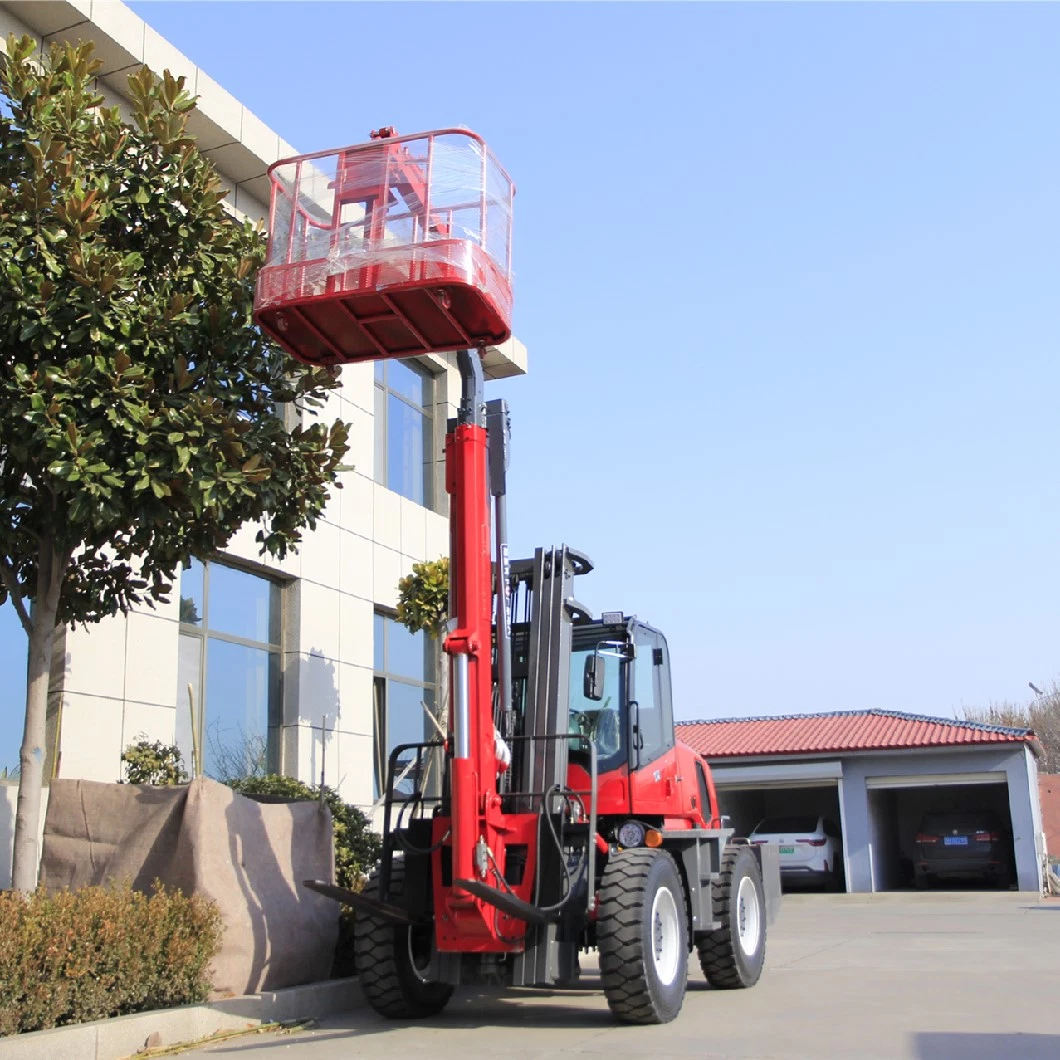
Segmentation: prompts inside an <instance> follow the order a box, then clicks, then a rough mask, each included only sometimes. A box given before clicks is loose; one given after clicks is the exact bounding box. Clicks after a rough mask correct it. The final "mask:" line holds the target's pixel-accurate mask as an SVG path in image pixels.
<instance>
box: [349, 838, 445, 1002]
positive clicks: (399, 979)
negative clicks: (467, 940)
mask: <svg viewBox="0 0 1060 1060" xmlns="http://www.w3.org/2000/svg"><path fill="white" fill-rule="evenodd" d="M364 893H365V895H366V896H368V897H370V898H378V897H379V870H378V869H375V870H373V872H372V874H371V876H369V877H368V882H367V883H366V884H365V887H364ZM404 893H405V859H404V858H402V857H395V858H394V860H393V861H392V862H391V865H390V896H391V898H392V899H395V900H397V901H396V904H400V898H401V896H402V895H403V894H404ZM432 930H433V929H432V927H431V925H430V924H426V925H424V926H418V927H408V926H407V925H404V924H394V923H391V922H390V921H388V920H382V919H380V918H378V917H373V916H372V915H371V914H369V913H364V912H362V911H361V910H358V911H357V919H356V921H355V922H354V927H353V954H354V958H355V959H356V962H357V974H358V976H359V978H360V981H361V989H362V990H363V991H364V996H365V998H367V1000H368V1003H369V1004H370V1005H371V1006H372V1008H374V1009H375V1011H376V1012H378V1013H379V1014H380V1015H381V1016H388V1017H390V1018H391V1019H426V1018H428V1017H429V1016H436V1015H437V1014H438V1013H439V1012H441V1011H442V1009H443V1008H445V1006H446V1005H447V1004H448V1002H449V998H450V997H451V996H452V993H453V988H452V987H451V986H449V985H448V984H446V983H434V982H430V981H428V980H426V979H425V978H424V977H423V974H422V970H424V969H426V967H427V963H428V961H429V959H430V950H431V933H432Z"/></svg>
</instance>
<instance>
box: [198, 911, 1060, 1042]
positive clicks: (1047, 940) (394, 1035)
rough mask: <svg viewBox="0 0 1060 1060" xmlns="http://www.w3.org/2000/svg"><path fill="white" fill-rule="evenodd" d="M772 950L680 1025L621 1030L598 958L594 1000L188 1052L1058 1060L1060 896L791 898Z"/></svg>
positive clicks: (590, 981) (497, 1001)
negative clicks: (746, 984) (762, 968)
mask: <svg viewBox="0 0 1060 1060" xmlns="http://www.w3.org/2000/svg"><path fill="white" fill-rule="evenodd" d="M768 947H769V949H768V957H767V966H766V972H765V973H764V974H763V977H762V979H761V981H760V982H759V984H758V985H757V986H756V987H755V988H754V989H752V990H745V991H714V990H711V989H709V988H708V987H707V986H706V985H705V984H704V982H703V978H702V975H701V974H700V972H699V968H698V966H695V967H694V968H693V969H692V970H691V974H690V977H689V990H688V996H687V998H686V1000H685V1005H684V1009H683V1010H682V1012H681V1015H680V1016H679V1017H678V1018H677V1019H676V1020H675V1021H674V1022H673V1023H671V1024H668V1025H666V1026H662V1027H626V1026H621V1025H618V1024H615V1023H614V1022H613V1021H612V1020H611V1017H610V1014H609V1012H608V1009H607V1004H606V1002H605V1001H604V999H603V995H602V994H601V993H600V992H599V989H598V987H599V982H598V979H597V973H596V966H595V962H593V963H592V964H589V963H588V962H586V966H585V972H584V975H583V981H582V986H583V987H584V989H578V990H568V991H562V992H559V991H557V992H548V991H536V990H521V991H515V990H510V991H500V990H490V991H473V990H469V989H466V988H465V989H463V990H460V991H459V992H458V993H457V995H456V996H455V997H454V999H453V1001H452V1002H451V1003H450V1005H449V1008H448V1009H447V1010H446V1011H445V1012H444V1013H443V1014H442V1015H441V1016H439V1017H438V1018H436V1019H434V1020H430V1021H427V1022H424V1023H410V1024H400V1023H393V1022H390V1021H386V1020H383V1019H380V1018H379V1017H377V1016H376V1015H375V1014H374V1013H372V1012H371V1011H370V1010H367V1009H361V1010H358V1011H354V1012H350V1013H347V1014H345V1015H340V1016H332V1017H329V1018H327V1019H325V1020H323V1021H321V1023H320V1024H319V1025H318V1026H317V1027H316V1028H314V1029H312V1030H310V1031H306V1032H300V1033H298V1034H294V1035H277V1036H271V1037H269V1038H262V1037H261V1036H257V1037H255V1038H254V1039H253V1040H250V1041H232V1042H228V1043H221V1044H218V1045H216V1046H212V1047H208V1048H206V1049H202V1050H199V1051H197V1052H194V1053H191V1054H186V1055H191V1056H196V1057H213V1058H214V1060H217V1058H218V1057H219V1056H221V1055H228V1054H232V1055H233V1060H250V1058H252V1057H257V1058H260V1060H265V1058H269V1060H279V1058H280V1057H281V1056H290V1057H295V1058H301V1057H305V1058H307V1060H338V1058H340V1057H341V1058H344V1060H345V1058H347V1057H350V1056H364V1057H374V1056H386V1057H390V1058H400V1057H421V1056H430V1057H432V1058H433V1060H442V1058H449V1057H453V1058H460V1060H469V1058H472V1057H490V1056H494V1055H500V1056H504V1057H517V1058H526V1060H530V1058H534V1060H546V1058H553V1057H561V1056H563V1057H566V1056H572V1055H573V1056H579V1057H586V1058H589V1057H609V1058H612V1060H613V1058H620V1057H638V1058H641V1060H643V1058H644V1057H698V1058H714V1057H740V1058H751V1057H755V1058H785V1060H788V1058H817V1057H836V1058H843V1060H846V1058H851V1060H853V1058H886V1060H898V1058H907V1057H908V1058H912V1060H986V1058H991V1060H993V1058H995V1057H1004V1058H1006V1060H1039V1058H1041V1060H1044V1058H1046V1057H1048V1058H1049V1060H1055V1058H1056V1057H1060V1008H1058V1007H1057V1005H1056V997H1057V994H1058V992H1060V900H1052V901H1045V902H1039V901H1037V900H1036V899H1034V897H1033V896H1028V895H1026V894H1019V893H1017V892H1008V893H976V892H959V893H956V894H954V893H945V892H937V893H936V892H929V893H927V894H894V895H816V894H814V895H792V896H787V897H786V898H785V901H784V906H783V908H782V910H781V915H780V919H779V920H778V922H777V923H776V924H775V925H774V927H773V928H772V929H771V932H770V936H769V942H768Z"/></svg>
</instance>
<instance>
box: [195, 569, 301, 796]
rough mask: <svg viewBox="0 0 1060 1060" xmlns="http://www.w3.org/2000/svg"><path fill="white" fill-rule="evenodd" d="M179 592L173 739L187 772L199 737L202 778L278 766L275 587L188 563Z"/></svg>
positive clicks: (247, 576)
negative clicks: (180, 621) (175, 704)
mask: <svg viewBox="0 0 1060 1060" xmlns="http://www.w3.org/2000/svg"><path fill="white" fill-rule="evenodd" d="M180 592H181V619H182V623H181V635H180V644H179V653H178V667H177V685H178V688H177V724H176V740H177V746H178V747H179V748H180V750H181V754H182V756H183V758H184V762H185V765H186V766H187V767H188V768H189V772H190V771H191V766H192V765H193V762H194V752H195V744H196V739H195V737H196V736H198V741H199V745H200V753H201V756H202V764H203V768H204V772H205V773H206V774H207V775H208V776H211V777H214V778H216V779H218V780H229V779H232V778H234V777H238V776H249V775H254V774H261V773H265V772H274V771H276V770H277V769H278V768H279V740H278V734H279V721H280V718H279V686H280V644H279V640H280V611H281V609H280V601H279V592H280V590H279V586H278V585H277V584H276V583H275V582H272V581H270V580H269V579H267V578H262V577H260V576H258V575H256V574H251V573H249V572H248V571H243V570H238V569H236V568H234V567H227V566H224V565H223V564H220V563H207V564H200V563H197V562H195V561H193V562H192V564H191V566H190V567H189V569H188V570H185V571H183V572H182V575H181V586H180ZM185 615H187V620H185ZM189 689H190V696H189Z"/></svg>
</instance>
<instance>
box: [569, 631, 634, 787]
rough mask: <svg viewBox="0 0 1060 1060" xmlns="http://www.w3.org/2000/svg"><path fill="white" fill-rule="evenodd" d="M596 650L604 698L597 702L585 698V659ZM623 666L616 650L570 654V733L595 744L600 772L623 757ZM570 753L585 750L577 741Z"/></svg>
mask: <svg viewBox="0 0 1060 1060" xmlns="http://www.w3.org/2000/svg"><path fill="white" fill-rule="evenodd" d="M594 650H598V654H599V657H600V662H601V663H602V664H603V668H604V691H603V696H602V697H601V699H600V700H599V702H597V701H596V700H592V699H586V698H585V695H584V674H585V660H586V659H587V658H588V657H589V656H590V655H592V654H593V651H594ZM622 663H623V659H622V658H621V657H620V655H619V652H618V650H617V649H615V648H607V647H600V648H599V649H594V648H585V649H584V650H582V651H572V652H571V670H570V732H572V733H575V734H578V735H580V736H585V737H587V738H588V739H590V740H594V741H595V742H596V755H597V765H598V768H599V770H600V772H605V771H606V770H608V769H614V768H615V766H616V765H617V764H618V760H619V759H620V758H621V757H622V753H623V746H624V744H625V738H624V736H623V725H622V701H623V696H622V680H623V674H622ZM570 750H571V751H572V752H577V751H579V750H581V751H584V750H585V748H584V746H583V745H582V744H581V742H580V741H579V740H572V741H571V743H570Z"/></svg>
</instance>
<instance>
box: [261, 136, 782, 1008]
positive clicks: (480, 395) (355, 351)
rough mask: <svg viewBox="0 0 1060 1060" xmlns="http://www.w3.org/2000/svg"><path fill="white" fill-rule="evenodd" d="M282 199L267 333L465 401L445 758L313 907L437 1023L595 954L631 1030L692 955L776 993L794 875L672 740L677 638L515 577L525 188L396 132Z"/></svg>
mask: <svg viewBox="0 0 1060 1060" xmlns="http://www.w3.org/2000/svg"><path fill="white" fill-rule="evenodd" d="M269 176H270V180H271V187H272V202H271V213H270V223H269V248H268V256H267V261H266V264H265V266H264V267H263V268H262V270H261V272H260V274H259V277H258V286H257V292H256V300H255V319H256V321H257V323H258V325H259V326H260V327H261V328H262V329H263V330H264V331H265V332H267V333H268V334H269V335H270V336H272V338H273V339H275V340H276V341H277V342H278V343H280V344H281V345H282V346H284V347H285V348H286V349H287V350H288V351H289V352H290V353H291V354H292V355H293V356H294V357H296V358H298V359H300V360H302V361H305V362H307V363H310V364H317V365H328V366H337V365H343V364H351V363H358V362H362V361H367V360H377V359H381V358H391V357H414V356H420V355H424V354H430V353H442V352H451V351H456V359H457V364H458V367H459V370H460V377H461V390H462V392H461V401H460V406H459V413H458V415H457V416H456V418H455V419H454V420H453V421H452V422H451V423H450V424H449V431H448V435H447V438H446V444H445V461H446V467H445V484H446V490H447V492H448V494H449V497H450V599H449V616H450V617H449V620H448V626H447V634H446V637H445V641H444V650H445V652H446V653H447V655H448V656H449V661H450V666H449V673H450V682H449V700H448V713H447V717H446V719H444V726H443V727H444V730H445V736H444V738H442V737H437V738H433V739H432V738H425V739H424V740H423V741H422V742H418V743H413V744H404V745H402V746H399V747H396V748H394V750H393V752H392V753H391V755H390V757H389V763H388V771H387V777H386V779H385V786H384V792H383V796H384V797H383V816H384V829H383V850H382V857H381V860H380V862H379V865H378V866H377V867H376V868H375V870H374V871H373V872H372V874H371V876H370V878H369V880H368V883H367V885H366V886H365V888H364V890H363V891H362V892H360V893H355V892H352V891H348V890H345V889H343V888H339V887H335V886H332V885H330V884H327V883H324V882H321V881H307V884H306V885H307V886H309V887H311V888H313V889H314V890H316V891H318V892H320V893H322V894H326V895H328V896H329V897H331V898H335V899H337V900H338V901H340V902H344V903H347V904H349V905H351V906H353V907H354V908H355V909H356V911H357V918H356V928H355V956H356V960H357V966H358V973H359V976H360V980H361V984H362V987H363V989H364V993H365V996H366V997H367V999H368V1001H369V1002H370V1004H371V1005H372V1006H373V1007H374V1008H375V1009H376V1011H378V1012H380V1013H381V1014H383V1015H384V1016H388V1017H392V1018H398V1019H415V1018H423V1017H429V1016H434V1015H436V1014H437V1013H439V1012H440V1011H441V1010H442V1009H443V1008H444V1007H445V1005H446V1003H447V1002H448V1000H449V998H450V996H451V995H452V993H453V990H454V988H455V987H456V986H458V985H460V984H462V983H478V984H481V983H487V984H498V983H499V984H507V985H511V986H516V987H531V986H534V987H541V986H553V985H559V984H570V983H573V982H575V981H577V979H578V975H579V954H580V953H581V952H582V951H583V950H590V949H594V948H595V949H596V950H597V951H598V954H599V965H600V977H601V980H602V984H603V990H604V994H605V996H606V998H607V1002H608V1005H609V1006H610V1008H611V1011H612V1013H613V1014H614V1015H615V1016H616V1017H617V1018H618V1019H619V1020H622V1021H625V1022H629V1023H665V1022H667V1021H669V1020H672V1019H673V1018H674V1017H675V1016H676V1015H677V1014H678V1012H679V1011H680V1009H681V1005H682V1003H683V1000H684V995H685V987H686V980H687V972H688V957H689V954H690V953H692V952H693V951H695V952H696V953H697V955H698V957H699V962H700V965H701V967H702V970H703V973H704V974H705V976H706V978H707V980H708V982H709V983H710V984H711V986H713V987H717V988H723V989H727V988H740V987H749V986H752V985H754V983H756V982H757V981H758V978H759V976H760V975H761V972H762V967H763V963H764V960H765V942H766V928H767V924H768V923H770V922H772V919H773V917H774V916H775V913H776V910H777V908H778V906H779V901H780V876H779V869H778V864H777V859H776V851H775V850H774V849H772V848H768V847H761V846H755V845H749V844H748V843H747V841H746V840H743V839H737V838H735V837H734V833H733V830H732V829H731V828H727V827H724V823H723V820H722V818H721V817H720V815H719V811H718V800H717V796H716V793H715V790H714V784H713V781H712V779H711V774H710V769H709V767H708V765H707V763H706V762H705V761H704V760H703V759H702V758H701V757H700V756H699V755H697V754H696V753H695V752H694V751H693V750H692V749H691V748H689V747H687V746H685V745H684V744H682V743H680V742H678V741H677V740H675V738H674V725H673V707H672V701H671V683H670V659H669V653H668V649H667V645H666V640H665V638H664V637H663V635H662V633H660V632H659V631H658V630H656V629H653V628H652V627H650V626H648V625H646V624H645V623H643V622H640V621H638V620H637V619H636V618H635V617H633V616H629V615H626V614H625V613H623V612H618V611H615V612H604V613H603V614H602V615H601V616H600V617H599V618H594V617H593V615H592V614H591V613H590V611H589V610H588V608H586V607H585V606H583V605H582V604H581V603H580V602H579V600H578V598H577V596H576V593H575V583H576V581H579V580H580V579H582V578H583V577H585V576H586V575H587V574H589V573H590V572H591V571H592V569H593V565H592V563H591V561H590V560H589V558H588V557H587V556H586V555H585V554H584V553H582V552H579V551H577V550H575V549H573V548H569V547H567V546H565V545H561V546H558V547H549V548H539V549H537V550H536V551H535V553H534V555H533V556H532V557H530V558H527V559H520V560H510V559H509V555H508V544H507V528H506V510H505V495H506V485H505V475H506V470H507V466H508V451H509V436H510V430H509V416H508V408H507V405H506V403H505V402H504V401H501V400H493V401H486V400H485V396H484V373H483V367H482V358H481V354H482V351H483V350H484V349H485V348H486V347H487V346H490V345H496V344H499V343H502V342H504V341H506V340H507V339H508V338H509V337H510V335H511V305H512V296H511V218H512V201H513V197H514V190H515V189H514V186H513V184H512V181H511V179H510V178H509V176H508V174H507V173H506V172H505V171H504V169H503V168H502V167H501V166H500V165H499V164H498V163H497V161H496V159H495V158H494V157H493V155H492V153H491V152H490V151H489V149H488V147H487V146H486V144H485V143H484V142H483V141H482V139H481V138H480V137H479V136H477V135H476V134H474V133H472V132H470V131H469V130H467V129H462V128H456V129H445V130H439V131H435V132H429V133H421V134H417V135H414V136H399V135H397V134H396V133H395V131H394V130H393V129H391V128H385V129H381V130H378V131H376V132H373V133H372V134H371V139H370V140H369V142H368V143H365V144H358V145H355V146H352V147H347V148H343V149H341V150H337V151H324V152H319V153H317V154H311V155H304V156H300V157H298V158H292V159H285V160H282V161H280V162H277V163H276V164H275V165H273V166H272V167H271V168H270V170H269ZM491 502H492V504H491ZM491 507H492V512H491ZM491 538H492V540H491Z"/></svg>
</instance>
